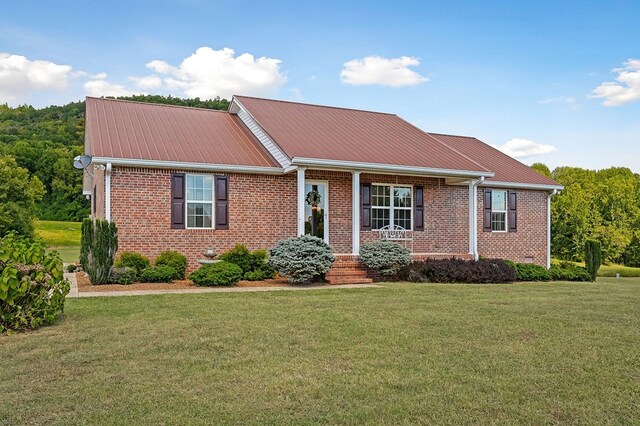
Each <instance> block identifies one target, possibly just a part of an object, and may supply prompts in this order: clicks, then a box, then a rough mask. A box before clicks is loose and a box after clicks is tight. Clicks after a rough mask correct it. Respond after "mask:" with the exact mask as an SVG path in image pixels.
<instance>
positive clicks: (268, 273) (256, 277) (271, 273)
mask: <svg viewBox="0 0 640 426" xmlns="http://www.w3.org/2000/svg"><path fill="white" fill-rule="evenodd" d="M275 276H276V271H275V270H274V269H273V268H272V267H270V266H269V265H264V266H262V267H261V268H258V269H255V270H253V271H249V272H247V273H245V274H244V279H245V280H247V281H262V280H269V279H272V278H274V277H275Z"/></svg>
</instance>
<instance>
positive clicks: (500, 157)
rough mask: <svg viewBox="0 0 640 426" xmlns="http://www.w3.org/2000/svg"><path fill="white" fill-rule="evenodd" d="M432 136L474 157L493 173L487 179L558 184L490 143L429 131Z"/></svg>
mask: <svg viewBox="0 0 640 426" xmlns="http://www.w3.org/2000/svg"><path fill="white" fill-rule="evenodd" d="M429 134H430V135H431V136H433V137H434V138H436V139H438V140H440V141H442V142H444V143H446V144H447V145H449V146H451V147H452V148H454V149H456V150H457V151H459V152H461V153H463V154H465V155H467V156H469V157H471V158H473V159H475V160H476V161H478V162H479V163H481V164H482V165H483V166H484V167H485V168H487V169H489V170H491V171H492V172H494V173H495V176H494V177H492V178H488V179H487V181H489V182H490V181H495V182H516V183H528V184H536V185H560V184H559V183H557V182H556V181H554V180H551V179H549V178H547V177H546V176H543V175H541V174H540V173H538V172H536V171H535V170H533V169H532V168H531V167H529V166H527V165H525V164H522V163H521V162H519V161H518V160H515V159H514V158H512V157H509V156H508V155H507V154H505V153H503V152H501V151H499V150H497V149H496V148H494V147H492V146H491V145H487V144H486V143H484V142H482V141H480V140H478V139H476V138H472V137H468V136H453V135H441V134H436V133H429Z"/></svg>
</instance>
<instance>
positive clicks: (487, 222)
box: [482, 189, 491, 232]
mask: <svg viewBox="0 0 640 426" xmlns="http://www.w3.org/2000/svg"><path fill="white" fill-rule="evenodd" d="M482 219H483V225H484V226H483V228H482V229H483V231H484V232H491V190H490V189H485V190H484V206H483V216H482Z"/></svg>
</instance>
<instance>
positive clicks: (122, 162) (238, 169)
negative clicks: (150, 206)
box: [93, 157, 285, 175]
mask: <svg viewBox="0 0 640 426" xmlns="http://www.w3.org/2000/svg"><path fill="white" fill-rule="evenodd" d="M93 163H96V164H109V163H110V164H113V165H114V166H124V167H151V168H157V169H180V170H199V171H216V172H228V173H259V174H273V175H281V174H284V173H285V170H284V169H283V168H281V167H259V166H236V165H232V164H205V163H186V162H182V163H180V162H176V161H160V160H138V159H134V158H111V157H93Z"/></svg>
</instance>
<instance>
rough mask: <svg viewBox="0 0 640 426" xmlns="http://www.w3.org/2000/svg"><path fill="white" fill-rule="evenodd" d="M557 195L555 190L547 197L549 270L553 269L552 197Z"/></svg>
mask: <svg viewBox="0 0 640 426" xmlns="http://www.w3.org/2000/svg"><path fill="white" fill-rule="evenodd" d="M557 193H558V190H557V189H554V190H553V191H551V192H550V193H549V195H547V269H549V268H551V197H553V196H554V195H556V194H557Z"/></svg>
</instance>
